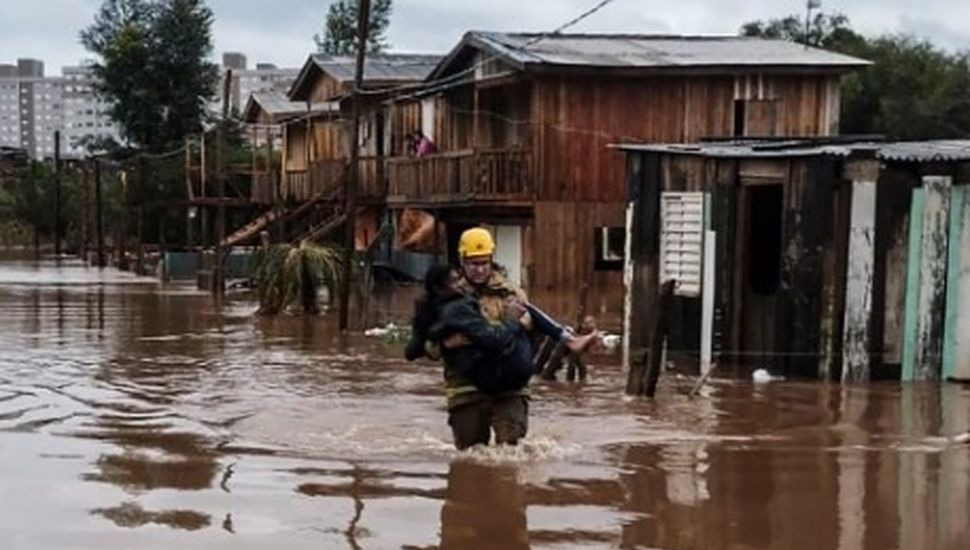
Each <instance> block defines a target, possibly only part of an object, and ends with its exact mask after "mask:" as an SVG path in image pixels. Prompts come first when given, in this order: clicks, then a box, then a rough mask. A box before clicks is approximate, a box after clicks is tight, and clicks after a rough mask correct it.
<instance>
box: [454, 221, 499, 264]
mask: <svg viewBox="0 0 970 550" xmlns="http://www.w3.org/2000/svg"><path fill="white" fill-rule="evenodd" d="M493 254H495V241H494V240H493V239H492V234H491V233H489V232H488V230H487V229H483V228H481V227H473V228H471V229H468V230H466V231H465V232H464V233H462V234H461V238H460V239H458V255H459V256H461V258H462V259H464V258H474V257H476V256H491V255H493Z"/></svg>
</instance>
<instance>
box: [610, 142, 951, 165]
mask: <svg viewBox="0 0 970 550" xmlns="http://www.w3.org/2000/svg"><path fill="white" fill-rule="evenodd" d="M613 147H614V148H617V149H620V150H623V151H641V152H651V153H666V154H673V155H697V156H706V157H721V158H785V157H789V158H790V157H805V156H821V155H831V156H849V155H852V154H861V153H868V154H872V155H874V156H875V157H876V158H877V159H879V160H884V161H896V162H963V161H970V140H928V141H896V142H875V141H858V142H848V143H825V140H824V139H792V140H739V141H733V142H732V141H727V142H703V143H695V144H680V143H666V144H644V143H624V144H618V145H614V146H613Z"/></svg>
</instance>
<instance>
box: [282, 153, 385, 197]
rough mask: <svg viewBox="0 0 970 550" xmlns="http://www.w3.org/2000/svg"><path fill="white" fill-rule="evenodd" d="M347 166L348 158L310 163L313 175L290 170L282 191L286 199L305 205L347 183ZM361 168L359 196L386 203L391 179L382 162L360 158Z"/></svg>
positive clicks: (377, 158) (304, 171) (378, 158)
mask: <svg viewBox="0 0 970 550" xmlns="http://www.w3.org/2000/svg"><path fill="white" fill-rule="evenodd" d="M346 163H347V161H346V160H345V159H324V160H316V161H313V162H312V163H310V172H309V175H308V173H307V171H306V170H288V171H287V172H286V177H285V178H284V180H283V185H282V186H281V190H280V192H281V194H282V196H283V199H285V200H289V201H294V202H303V201H306V200H307V199H309V198H310V197H313V196H315V195H316V194H318V193H319V192H321V191H325V190H327V189H331V188H333V186H335V185H339V184H340V183H341V182H342V181H343V179H342V178H343V177H344V171H345V169H346ZM358 166H359V167H360V172H359V177H360V186H359V187H358V197H359V198H361V199H362V200H378V199H379V200H383V199H384V197H386V196H387V180H386V178H385V176H384V174H385V171H384V163H383V162H382V159H381V158H380V157H360V160H359V164H358Z"/></svg>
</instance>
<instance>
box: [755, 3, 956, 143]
mask: <svg viewBox="0 0 970 550" xmlns="http://www.w3.org/2000/svg"><path fill="white" fill-rule="evenodd" d="M741 34H742V35H745V36H762V37H768V38H784V39H787V40H793V41H796V42H800V43H805V44H809V45H812V46H817V47H821V48H826V49H829V50H833V51H837V52H840V53H844V54H847V55H852V56H856V57H860V58H862V59H866V60H869V61H871V62H872V65H871V66H870V67H867V68H865V69H862V70H860V71H858V72H856V73H854V74H851V75H849V76H847V77H846V78H845V79H844V80H843V85H842V117H841V130H842V133H844V134H884V135H885V136H886V137H888V138H890V139H901V140H918V139H944V138H967V137H970V95H968V92H967V90H970V53H968V52H961V53H948V52H946V51H944V50H941V49H939V48H937V47H936V46H934V45H933V44H931V43H929V42H927V41H925V40H919V39H916V38H913V37H911V36H898V35H884V36H879V37H875V38H870V37H866V36H863V35H861V34H859V33H857V32H855V31H854V30H853V29H852V28H851V26H850V23H849V20H848V18H847V17H845V16H844V15H840V14H833V15H827V14H817V15H816V16H815V17H814V18H813V20H812V21H811V25H810V26H809V28H808V32H807V33H806V29H805V25H804V22H803V21H801V20H800V19H799V18H798V17H796V16H789V17H786V18H783V19H774V20H770V21H752V22H750V23H747V24H745V25H744V26H742V27H741Z"/></svg>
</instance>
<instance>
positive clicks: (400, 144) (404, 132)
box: [387, 100, 421, 157]
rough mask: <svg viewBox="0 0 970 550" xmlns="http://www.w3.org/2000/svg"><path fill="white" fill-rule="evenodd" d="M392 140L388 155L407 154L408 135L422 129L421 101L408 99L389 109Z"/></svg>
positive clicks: (400, 155) (401, 155)
mask: <svg viewBox="0 0 970 550" xmlns="http://www.w3.org/2000/svg"><path fill="white" fill-rule="evenodd" d="M387 116H388V117H389V118H390V134H391V135H390V142H389V143H388V145H389V149H388V156H391V157H403V156H405V155H407V137H408V135H410V134H412V133H413V132H414V131H415V130H420V129H421V101H420V100H408V101H401V102H399V103H395V104H394V105H393V106H392V107H391V108H390V110H389V112H388V114H387Z"/></svg>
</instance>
